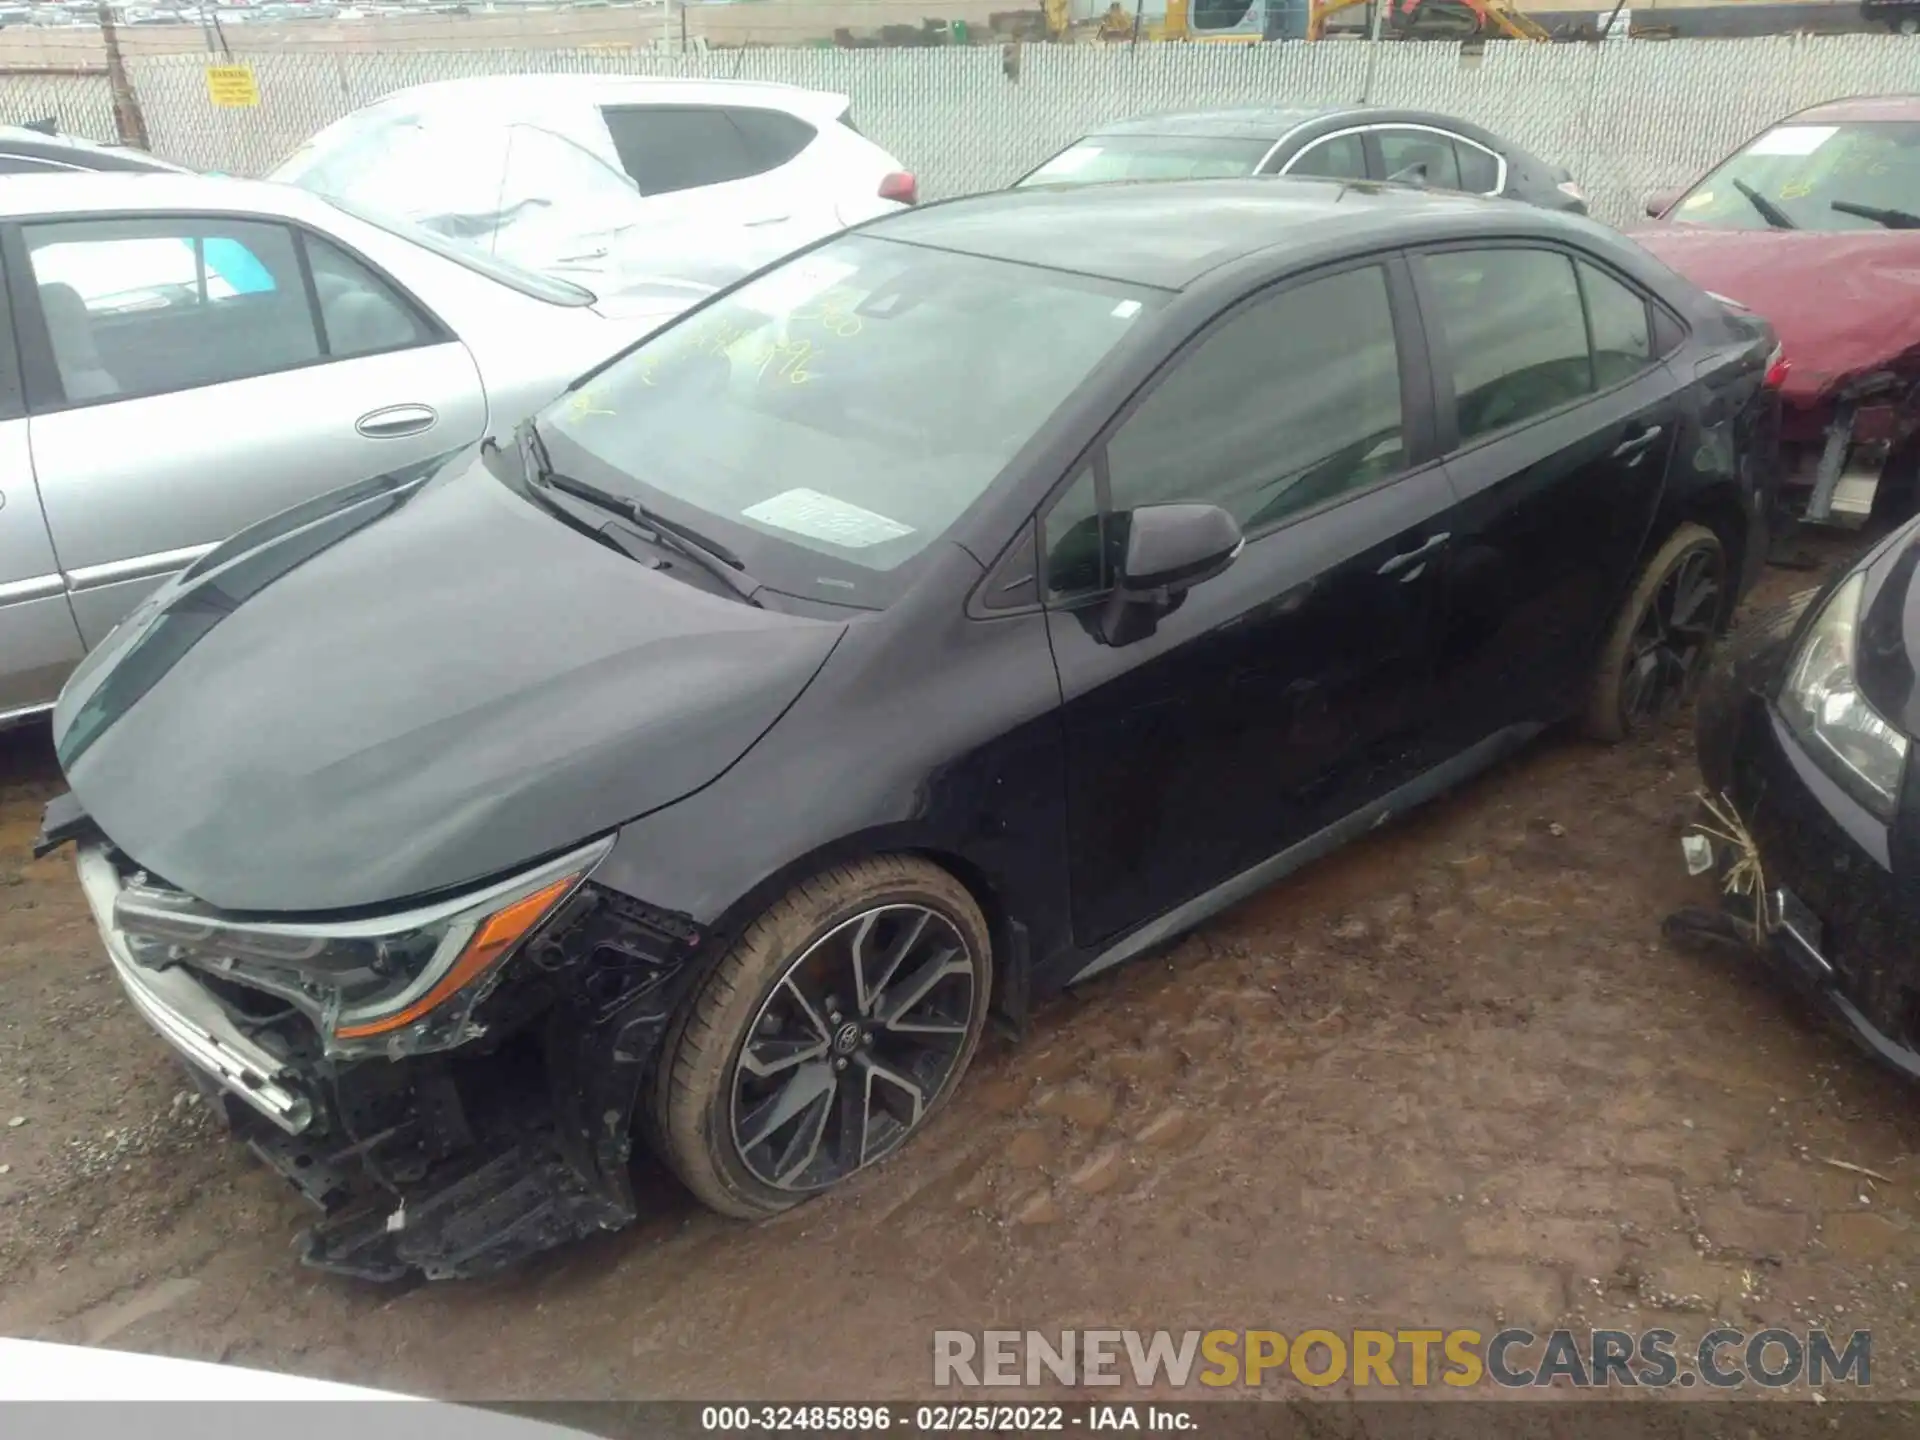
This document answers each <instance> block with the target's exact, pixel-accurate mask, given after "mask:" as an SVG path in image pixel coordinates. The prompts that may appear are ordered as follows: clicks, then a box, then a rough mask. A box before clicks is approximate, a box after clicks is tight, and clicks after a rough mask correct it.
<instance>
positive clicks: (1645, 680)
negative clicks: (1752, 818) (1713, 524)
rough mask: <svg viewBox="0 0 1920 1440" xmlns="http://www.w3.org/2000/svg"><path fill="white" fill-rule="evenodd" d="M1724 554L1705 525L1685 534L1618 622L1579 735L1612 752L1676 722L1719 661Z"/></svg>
mask: <svg viewBox="0 0 1920 1440" xmlns="http://www.w3.org/2000/svg"><path fill="white" fill-rule="evenodd" d="M1726 574H1727V557H1726V551H1725V549H1724V548H1723V547H1722V546H1721V544H1720V537H1719V536H1717V535H1715V534H1714V533H1713V532H1712V531H1711V530H1709V529H1707V527H1706V526H1704V525H1694V524H1685V525H1681V526H1679V527H1678V528H1677V529H1676V530H1674V532H1673V533H1672V534H1671V535H1669V536H1668V537H1667V539H1666V543H1665V544H1663V545H1662V546H1661V547H1660V548H1659V549H1658V550H1657V551H1655V552H1654V555H1653V558H1652V559H1650V560H1649V561H1647V563H1646V565H1645V566H1643V567H1642V568H1641V571H1640V575H1639V578H1638V579H1636V580H1635V581H1634V584H1633V589H1632V590H1631V591H1629V592H1628V594H1627V598H1626V600H1625V601H1624V602H1623V603H1622V604H1621V606H1620V610H1619V613H1618V614H1617V615H1616V616H1615V617H1614V622H1613V627H1612V629H1610V630H1609V631H1608V633H1607V640H1606V644H1605V645H1604V646H1602V647H1601V651H1600V660H1599V663H1598V665H1597V666H1596V667H1595V669H1594V675H1593V682H1592V686H1591V688H1590V690H1589V691H1588V695H1587V704H1586V713H1585V715H1584V717H1583V718H1582V722H1581V729H1582V730H1583V731H1585V733H1586V734H1587V735H1588V736H1590V737H1591V738H1593V739H1595V740H1600V741H1604V742H1606V743H1607V744H1616V743H1618V742H1619V741H1622V740H1627V739H1631V738H1633V737H1634V736H1637V735H1641V734H1644V733H1646V732H1648V731H1650V730H1652V729H1654V728H1655V727H1656V726H1657V725H1660V724H1664V723H1667V722H1669V721H1671V720H1672V718H1673V717H1674V715H1675V714H1676V713H1677V712H1678V711H1679V710H1680V708H1681V707H1682V706H1683V705H1684V704H1685V703H1686V701H1687V700H1689V699H1691V698H1692V696H1693V692H1694V689H1695V687H1696V686H1697V685H1698V684H1699V681H1700V676H1701V675H1702V673H1704V671H1705V670H1706V667H1707V664H1708V662H1709V661H1710V660H1711V659H1712V655H1713V641H1714V637H1715V635H1716V634H1717V632H1718V630H1719V626H1720V612H1721V609H1722V607H1723V606H1724V604H1725V596H1726V584H1727V578H1726Z"/></svg>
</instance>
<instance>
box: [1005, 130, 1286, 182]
mask: <svg viewBox="0 0 1920 1440" xmlns="http://www.w3.org/2000/svg"><path fill="white" fill-rule="evenodd" d="M1271 149H1273V141H1271V140H1248V139H1245V138H1241V137H1235V136H1231V135H1089V136H1088V137H1087V138H1086V139H1085V140H1082V141H1080V142H1079V143H1078V144H1077V145H1070V146H1068V147H1067V148H1066V149H1065V150H1062V151H1061V152H1060V153H1059V154H1058V155H1056V156H1054V157H1053V158H1052V159H1051V160H1049V161H1047V163H1046V164H1044V165H1042V166H1041V167H1040V168H1039V169H1038V170H1035V171H1034V172H1033V173H1032V174H1031V175H1028V176H1026V177H1025V178H1024V179H1023V180H1021V181H1020V184H1021V185H1097V184H1102V183H1105V182H1107V181H1111V180H1229V179H1232V178H1234V177H1236V176H1240V175H1251V174H1253V172H1254V169H1255V167H1256V166H1258V165H1259V163H1260V161H1261V160H1262V159H1263V158H1265V156H1266V153H1267V152H1268V151H1269V150H1271Z"/></svg>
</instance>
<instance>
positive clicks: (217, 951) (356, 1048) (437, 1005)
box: [37, 796, 703, 1281]
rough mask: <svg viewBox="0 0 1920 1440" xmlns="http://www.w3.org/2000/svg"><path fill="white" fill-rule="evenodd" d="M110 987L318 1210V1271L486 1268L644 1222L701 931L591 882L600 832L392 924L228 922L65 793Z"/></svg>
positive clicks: (54, 822)
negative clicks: (645, 1155) (640, 1211)
mask: <svg viewBox="0 0 1920 1440" xmlns="http://www.w3.org/2000/svg"><path fill="white" fill-rule="evenodd" d="M68 842H72V843H73V844H74V846H75V848H76V851H77V861H78V867H79V873H80V880H81V884H82V887H83V889H84V891H85V894H86V898H87V902H88V905H89V907H90V908H91V910H92V912H93V915H94V918H95V920H96V921H97V922H98V924H99V927H100V931H101V934H102V937H103V938H104V940H105V942H106V947H107V952H108V955H109V956H110V958H111V962H112V965H113V968H114V971H115V973H116V974H117V976H118V978H119V980H120V982H121V984H122V985H123V987H124V988H125V990H126V992H127V994H128V996H129V998H130V999H131V1000H132V1002H133V1004H134V1006H135V1008H136V1009H137V1010H138V1011H139V1012H140V1014H141V1015H142V1017H143V1018H145V1019H146V1020H147V1022H148V1023H149V1024H150V1025H151V1026H152V1027H153V1028H154V1029H155V1030H156V1031H157V1032H158V1033H159V1034H160V1035H161V1037H162V1038H163V1039H165V1040H166V1041H167V1042H168V1043H169V1044H170V1045H171V1046H172V1047H173V1048H174V1049H175V1050H176V1051H177V1052H178V1053H179V1054H180V1056H181V1057H182V1059H184V1060H185V1061H186V1063H187V1066H188V1068H189V1070H190V1071H191V1073H192V1074H193V1076H194V1078H195V1080H196V1082H197V1084H198V1085H199V1086H200V1088H201V1090H202V1092H203V1093H205V1094H206V1095H208V1096H209V1097H210V1098H213V1099H214V1100H215V1101H216V1102H217V1104H218V1107H219V1109H220V1111H221V1113H222V1114H223V1115H224V1116H225V1118H226V1119H227V1120H228V1122H229V1124H230V1126H231V1127H232V1130H233V1132H234V1134H235V1136H236V1138H238V1139H240V1140H243V1141H244V1142H245V1143H247V1144H248V1145H249V1147H250V1148H251V1149H252V1150H253V1152H254V1153H255V1154H256V1155H258V1156H259V1158H260V1159H262V1160H264V1161H265V1162H266V1163H267V1164H268V1165H270V1166H272V1167H273V1168H274V1169H275V1170H276V1171H278V1172H279V1173H280V1174H281V1175H283V1176H284V1177H285V1178H286V1179H287V1180H288V1181H290V1182H291V1183H292V1184H293V1186H294V1187H295V1188H296V1189H297V1190H299V1192H300V1193H301V1194H302V1195H303V1196H305V1197H306V1199H307V1200H308V1201H310V1202H311V1203H312V1204H313V1205H314V1206H315V1207H316V1208H317V1209H318V1210H319V1211H320V1212H321V1217H322V1218H321V1219H320V1220H319V1221H318V1222H317V1223H316V1224H315V1225H314V1226H313V1227H312V1228H311V1229H310V1230H309V1231H308V1232H307V1233H306V1234H305V1236H304V1237H303V1242H302V1252H303V1259H304V1260H305V1261H306V1263H308V1264H309V1265H312V1266H315V1267H317V1268H319V1269H322V1270H327V1271H332V1272H335V1273H339V1274H344V1275H351V1276H356V1277H360V1278H364V1279H370V1280H382V1281H385V1280H396V1279H400V1278H403V1277H405V1276H407V1275H409V1274H412V1273H419V1274H422V1275H425V1276H426V1277H427V1278H430V1279H442V1278H464V1277H472V1276H477V1275H482V1274H486V1273H488V1272H491V1271H495V1270H498V1269H500V1268H502V1267H503V1266H506V1265H509V1264H511V1263H513V1262H514V1261H516V1260H518V1259H520V1258H522V1257H524V1256H526V1255H529V1254H532V1253H535V1252H537V1251H540V1250H544V1249H547V1248H549V1247H551V1246H554V1245H557V1244H560V1243H562V1242H564V1241H567V1240H570V1239H573V1238H576V1237H578V1236H581V1235H585V1234H589V1233H591V1232H593V1231H596V1230H610V1229H617V1228H619V1227H621V1226H623V1225H625V1224H627V1223H628V1222H630V1221H631V1220H632V1219H633V1218H634V1216H635V1213H636V1202H635V1196H634V1190H633V1182H632V1178H631V1170H630V1162H631V1159H632V1134H633V1118H634V1109H635V1105H636V1102H637V1096H638V1095H639V1093H640V1086H641V1083H642V1079H643V1075H644V1071H645V1069H646V1067H647V1066H648V1064H649V1063H650V1062H651V1060H652V1058H653V1056H654V1055H655V1053H656V1052H657V1050H658V1048H659V1044H660V1040H661V1038H662V1036H663V1035H664V1033H665V1031H666V1028H667V1025H668V1022H669V1019H670V1017H671V1015H672V1014H673V1010H674V1007H675V1005H676V1004H677V1002H678V1000H679V998H680V997H681V995H682V993H683V992H684V989H685V985H684V983H683V982H684V981H685V980H686V979H687V978H688V977H689V975H690V972H691V969H692V964H691V962H692V959H693V957H694V955H695V953H696V952H697V951H698V950H699V949H700V946H701V942H702V938H703V937H702V935H701V932H700V931H699V929H698V928H697V927H695V926H694V925H693V924H692V923H691V922H689V921H687V920H686V919H684V918H683V917H680V916H676V915H672V914H668V913H665V912H660V911H655V910H653V909H651V908H650V907H647V906H645V905H642V904H640V903H638V902H636V901H634V900H632V899H630V898H628V897H626V896H623V895H619V894H616V893H614V892H612V891H610V890H607V889H605V888H604V887H602V886H599V885H596V884H595V882H594V880H593V871H594V868H595V866H596V865H597V864H598V863H599V861H600V859H601V858H602V857H603V856H604V854H605V853H606V850H607V848H608V846H609V844H610V842H609V841H607V840H601V841H598V842H595V843H593V844H590V845H585V846H582V847H580V848H578V849H575V850H573V851H571V852H569V853H567V854H564V855H561V856H558V857H555V858H553V859H551V860H548V861H545V862H543V863H541V864H538V865H536V866H533V867H530V868H528V869H526V870H524V871H522V872H520V873H518V874H516V875H514V876H512V877H510V878H508V879H505V880H502V881H499V882H496V883H493V884H491V885H487V886H484V887H482V888H479V889H476V890H471V891H468V892H466V893H464V894H462V895H459V896H455V897H451V898H447V899H442V900H435V901H432V902H428V903H423V904H420V905H416V906H412V907H409V908H405V909H399V910H392V911H388V912H386V913H382V914H369V915H351V916H345V917H324V918H320V919H316V920H313V921H311V922H302V921H299V920H289V919H286V918H283V917H275V918H274V919H272V920H270V921H268V920H258V919H252V918H249V917H245V916H232V915H225V914H221V913H219V912H217V911H215V910H213V909H212V908H210V907H208V906H205V905H203V904H201V903H200V902H198V901H196V900H195V899H193V898H192V897H191V896H188V895H185V894H182V893H180V892H179V891H177V890H175V889H173V888H171V887H170V886H169V885H167V883H166V882H165V881H164V880H162V879H161V878H160V877H157V876H154V875H150V874H148V873H146V872H145V871H143V870H142V869H140V868H139V866H138V865H137V864H136V863H135V862H133V861H132V860H131V859H130V858H129V857H127V856H126V855H124V854H122V853H121V852H120V851H119V850H117V849H116V848H115V847H114V845H113V844H112V843H111V842H110V841H109V840H107V839H106V838H105V837H104V836H103V835H102V834H101V833H100V832H99V830H98V828H97V827H95V826H94V825H93V824H92V823H91V822H90V821H89V819H88V818H87V817H86V815H85V814H84V813H83V812H82V811H81V809H80V807H79V805H78V802H77V801H76V800H75V799H74V798H73V797H72V796H63V797H61V798H60V799H58V800H56V801H54V802H53V803H52V804H51V805H50V806H49V807H48V812H47V818H46V821H45V824H44V828H43V831H42V835H41V839H40V842H39V845H38V847H37V848H38V849H39V850H40V851H41V852H43V853H44V852H45V851H48V850H51V849H54V848H58V847H59V846H61V845H62V844H65V843H68Z"/></svg>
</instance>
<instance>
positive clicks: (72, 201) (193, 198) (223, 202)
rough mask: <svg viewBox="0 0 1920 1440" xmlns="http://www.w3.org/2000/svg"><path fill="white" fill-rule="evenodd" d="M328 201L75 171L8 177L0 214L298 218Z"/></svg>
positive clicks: (174, 176) (182, 179) (289, 189)
mask: <svg viewBox="0 0 1920 1440" xmlns="http://www.w3.org/2000/svg"><path fill="white" fill-rule="evenodd" d="M326 203H327V202H326V201H324V200H322V199H321V198H320V197H319V196H317V195H313V194H311V193H309V192H308V191H305V190H302V189H300V188H299V187H297V186H294V185H281V184H276V183H274V182H272V181H268V180H238V179H234V178H233V177H231V176H226V175H195V174H193V173H191V172H186V171H183V172H180V173H170V172H162V171H141V170H83V171H75V172H74V173H73V174H71V175H9V176H7V178H6V183H5V184H4V185H0V216H13V215H90V214H103V213H104V214H111V213H113V212H115V211H149V210H152V211H166V210H203V211H212V212H215V213H218V212H221V211H227V210H246V211H252V210H258V211H261V212H263V213H266V214H273V215H288V216H294V217H299V216H306V215H314V214H317V213H320V210H321V209H323V208H325V207H326Z"/></svg>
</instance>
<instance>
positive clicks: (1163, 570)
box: [1100, 504, 1247, 645]
mask: <svg viewBox="0 0 1920 1440" xmlns="http://www.w3.org/2000/svg"><path fill="white" fill-rule="evenodd" d="M1114 518H1115V519H1121V518H1122V517H1120V516H1115V517H1114ZM1124 520H1125V526H1126V533H1125V536H1124V538H1123V539H1122V541H1121V544H1120V556H1119V561H1118V564H1117V565H1116V567H1115V569H1116V573H1115V575H1114V582H1113V593H1112V594H1111V595H1110V596H1108V597H1107V603H1106V606H1105V608H1104V609H1103V611H1102V613H1101V616H1100V633H1101V637H1102V638H1103V639H1104V640H1105V641H1106V642H1107V644H1109V645H1128V644H1131V643H1132V642H1133V641H1135V640H1144V639H1145V638H1146V637H1147V636H1149V635H1151V634H1152V633H1153V632H1154V630H1155V629H1156V628H1157V627H1158V625H1159V623H1160V618H1161V616H1163V615H1171V614H1172V613H1173V612H1174V611H1175V610H1177V609H1179V608H1180V605H1181V602H1183V601H1184V600H1185V599H1186V595H1187V591H1189V590H1191V589H1192V588H1193V587H1194V586H1195V585H1198V584H1201V583H1202V582H1204V581H1207V580H1211V579H1213V577H1214V576H1216V575H1218V574H1219V573H1220V572H1221V571H1223V570H1225V569H1226V568H1227V567H1228V566H1229V565H1231V564H1232V563H1233V562H1234V560H1235V559H1237V558H1238V557H1239V554H1240V552H1241V550H1242V549H1244V548H1245V547H1246V543H1247V542H1246V539H1245V537H1244V536H1242V535H1241V533H1240V526H1239V523H1238V522H1237V521H1235V519H1234V518H1233V516H1231V515H1229V514H1228V513H1227V512H1226V511H1224V510H1222V509H1221V508H1220V507H1219V506H1218V505H1192V504H1188V505H1142V506H1141V507H1140V508H1139V509H1137V510H1133V511H1130V512H1128V513H1127V514H1126V515H1125V517H1124Z"/></svg>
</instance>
